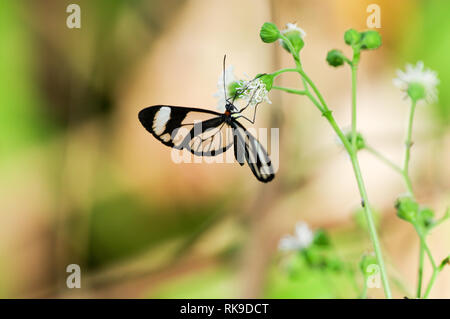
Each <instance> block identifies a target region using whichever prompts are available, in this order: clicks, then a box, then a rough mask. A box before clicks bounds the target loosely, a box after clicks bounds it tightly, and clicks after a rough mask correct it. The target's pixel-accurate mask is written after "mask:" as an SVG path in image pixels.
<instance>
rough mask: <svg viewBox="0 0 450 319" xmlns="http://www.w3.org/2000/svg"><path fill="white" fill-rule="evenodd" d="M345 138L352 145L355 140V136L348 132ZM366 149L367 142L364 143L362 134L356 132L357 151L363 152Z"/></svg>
mask: <svg viewBox="0 0 450 319" xmlns="http://www.w3.org/2000/svg"><path fill="white" fill-rule="evenodd" d="M345 137H346V138H347V140H348V141H349V142H350V144H351V143H352V140H353V134H352V132H348V133H347V134H346V135H345ZM365 147H366V142H365V141H364V137H363V136H362V134H361V133H359V132H356V150H358V151H359V150H362V149H363V148H365Z"/></svg>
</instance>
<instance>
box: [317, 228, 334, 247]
mask: <svg viewBox="0 0 450 319" xmlns="http://www.w3.org/2000/svg"><path fill="white" fill-rule="evenodd" d="M313 244H314V245H316V246H323V247H327V246H330V245H331V242H330V238H329V237H328V234H327V233H326V232H325V231H324V230H322V229H319V230H316V231H315V232H314V239H313Z"/></svg>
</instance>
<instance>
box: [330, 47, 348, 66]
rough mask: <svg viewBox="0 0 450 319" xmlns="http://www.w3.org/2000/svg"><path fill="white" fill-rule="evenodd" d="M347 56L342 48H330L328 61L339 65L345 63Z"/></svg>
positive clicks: (333, 64) (332, 64)
mask: <svg viewBox="0 0 450 319" xmlns="http://www.w3.org/2000/svg"><path fill="white" fill-rule="evenodd" d="M344 59H345V56H344V54H343V53H342V52H341V51H340V50H330V51H328V54H327V62H328V64H329V65H331V66H334V67H338V66H341V65H343V64H344Z"/></svg>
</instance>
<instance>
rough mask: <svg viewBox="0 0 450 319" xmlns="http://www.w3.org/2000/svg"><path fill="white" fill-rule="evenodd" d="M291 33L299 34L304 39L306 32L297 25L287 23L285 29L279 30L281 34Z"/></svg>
mask: <svg viewBox="0 0 450 319" xmlns="http://www.w3.org/2000/svg"><path fill="white" fill-rule="evenodd" d="M291 31H297V32H300V36H301V37H302V38H304V37H306V32H305V31H304V30H303V29H302V28H299V27H298V26H297V23H287V24H286V29H284V30H281V33H282V34H285V33H288V32H291Z"/></svg>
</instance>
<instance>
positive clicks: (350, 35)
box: [344, 29, 361, 45]
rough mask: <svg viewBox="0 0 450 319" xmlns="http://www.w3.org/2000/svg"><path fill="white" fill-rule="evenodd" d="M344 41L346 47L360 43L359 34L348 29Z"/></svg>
mask: <svg viewBox="0 0 450 319" xmlns="http://www.w3.org/2000/svg"><path fill="white" fill-rule="evenodd" d="M344 41H345V43H347V44H348V45H356V44H358V43H359V41H361V33H359V32H358V31H356V30H355V29H349V30H347V31H346V32H345V34H344Z"/></svg>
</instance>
